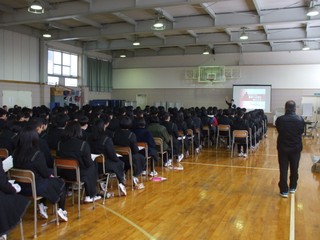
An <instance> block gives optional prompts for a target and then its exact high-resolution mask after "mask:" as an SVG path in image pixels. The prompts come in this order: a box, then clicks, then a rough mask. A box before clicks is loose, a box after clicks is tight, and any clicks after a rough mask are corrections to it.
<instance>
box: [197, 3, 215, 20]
mask: <svg viewBox="0 0 320 240" xmlns="http://www.w3.org/2000/svg"><path fill="white" fill-rule="evenodd" d="M211 5H212V3H200V6H201V7H202V8H203V9H204V10H205V11H206V12H207V13H208V14H209V15H210V16H211V17H212V19H215V18H216V13H215V12H214V11H213V9H212V8H211V7H210V6H211Z"/></svg>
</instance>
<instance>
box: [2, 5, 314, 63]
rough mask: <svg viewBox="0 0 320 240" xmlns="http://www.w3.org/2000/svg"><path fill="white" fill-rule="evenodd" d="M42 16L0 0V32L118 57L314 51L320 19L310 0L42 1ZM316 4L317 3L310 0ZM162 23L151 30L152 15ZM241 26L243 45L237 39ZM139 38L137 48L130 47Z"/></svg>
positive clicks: (24, 6) (25, 6) (24, 7)
mask: <svg viewBox="0 0 320 240" xmlns="http://www.w3.org/2000/svg"><path fill="white" fill-rule="evenodd" d="M40 1H41V2H43V3H44V4H45V5H46V9H45V13H44V14H41V15H39V14H32V13H29V12H28V11H27V8H28V5H29V3H30V2H32V0H0V19H1V20H0V28H2V29H7V30H11V31H15V32H20V33H24V34H28V35H32V36H36V37H41V35H42V32H43V31H45V30H46V29H47V28H49V30H50V32H51V33H52V38H51V39H50V40H46V41H61V42H65V43H69V44H73V45H77V46H81V47H83V48H84V49H85V51H96V52H101V53H105V54H109V55H111V56H112V57H114V58H115V57H119V55H120V53H123V52H124V53H126V55H127V56H128V57H133V56H135V57H137V56H158V55H160V56H165V55H187V54H201V53H202V51H203V50H204V49H205V48H207V47H209V48H211V49H214V53H215V54H219V53H238V52H243V53H244V52H271V51H273V52H277V51H301V49H302V47H303V45H304V44H307V45H309V46H310V48H311V49H313V50H319V49H320V15H318V16H315V17H308V16H306V12H307V8H308V6H309V1H308V0H216V1H211V2H207V1H201V0H80V1H71V0H40ZM315 4H316V5H319V6H318V7H319V8H320V0H316V1H315ZM157 12H161V13H162V14H163V17H164V18H163V19H164V21H165V22H166V29H165V30H163V31H153V30H151V25H152V24H153V23H154V21H155V17H156V13H157ZM242 27H245V28H246V32H247V33H248V35H249V39H248V40H239V36H240V34H241V28H242ZM135 37H137V38H138V39H139V41H140V42H141V45H140V46H133V45H132V43H133V41H134V39H135Z"/></svg>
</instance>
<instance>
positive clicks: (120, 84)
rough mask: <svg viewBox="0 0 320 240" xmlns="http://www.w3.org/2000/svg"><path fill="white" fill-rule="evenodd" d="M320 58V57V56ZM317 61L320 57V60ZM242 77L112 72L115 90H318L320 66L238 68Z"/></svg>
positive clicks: (169, 70)
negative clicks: (220, 79) (212, 79)
mask: <svg viewBox="0 0 320 240" xmlns="http://www.w3.org/2000/svg"><path fill="white" fill-rule="evenodd" d="M319 57H320V56H319ZM319 59H320V58H319ZM239 68H240V71H241V77H240V78H239V79H235V80H227V81H226V82H225V83H215V84H212V83H199V82H198V81H197V80H186V79H185V71H186V70H187V69H190V68H183V67H182V68H181V67H175V68H135V69H115V70H114V74H113V78H114V81H113V87H114V89H150V88H170V89H171V88H178V89H180V88H232V85H233V84H271V85H272V88H275V89H277V88H291V89H295V88H304V89H308V88H309V89H314V88H320V64H317V65H265V66H240V67H239Z"/></svg>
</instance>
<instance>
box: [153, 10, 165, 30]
mask: <svg viewBox="0 0 320 240" xmlns="http://www.w3.org/2000/svg"><path fill="white" fill-rule="evenodd" d="M151 29H152V30H155V31H162V30H165V29H166V25H165V24H164V23H163V22H162V21H161V19H160V13H158V14H157V17H156V19H155V22H154V24H153V25H152V27H151Z"/></svg>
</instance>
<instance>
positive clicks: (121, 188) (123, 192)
mask: <svg viewBox="0 0 320 240" xmlns="http://www.w3.org/2000/svg"><path fill="white" fill-rule="evenodd" d="M119 188H120V191H121V193H122V194H123V195H124V196H127V189H126V186H125V185H123V183H119Z"/></svg>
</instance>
